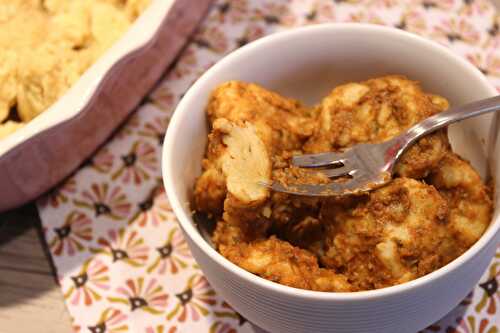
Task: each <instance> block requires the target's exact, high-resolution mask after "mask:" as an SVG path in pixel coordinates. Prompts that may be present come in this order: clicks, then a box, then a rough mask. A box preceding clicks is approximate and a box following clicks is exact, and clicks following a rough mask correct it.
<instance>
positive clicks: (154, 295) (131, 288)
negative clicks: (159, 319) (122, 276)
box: [108, 277, 168, 315]
mask: <svg viewBox="0 0 500 333" xmlns="http://www.w3.org/2000/svg"><path fill="white" fill-rule="evenodd" d="M116 292H117V293H118V297H108V300H109V301H110V302H112V303H122V304H125V305H128V306H129V307H130V311H132V312H133V311H135V310H138V309H141V310H142V311H146V312H148V313H150V314H154V315H157V314H161V313H163V310H164V309H165V308H166V307H167V304H168V303H167V300H168V295H167V294H166V293H164V291H163V287H162V286H161V285H160V284H159V283H158V281H157V280H156V279H155V278H152V279H149V280H147V282H145V280H144V278H143V277H140V278H137V279H135V280H134V279H128V280H127V281H125V286H123V287H118V288H117V289H116Z"/></svg>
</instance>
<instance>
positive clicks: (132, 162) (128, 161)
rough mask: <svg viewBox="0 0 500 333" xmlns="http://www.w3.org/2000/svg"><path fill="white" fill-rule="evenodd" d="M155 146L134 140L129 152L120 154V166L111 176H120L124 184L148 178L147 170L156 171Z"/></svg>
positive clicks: (138, 182) (114, 178)
mask: <svg viewBox="0 0 500 333" xmlns="http://www.w3.org/2000/svg"><path fill="white" fill-rule="evenodd" d="M157 156H158V154H157V151H156V147H155V146H153V145H152V144H150V143H149V142H145V141H136V142H135V143H134V144H133V145H132V148H131V149H130V152H129V153H128V154H126V155H122V156H121V160H122V163H123V165H122V167H121V168H119V169H118V170H117V171H116V172H115V173H114V174H113V175H112V177H111V179H112V180H116V179H118V178H120V177H121V179H122V180H123V182H124V183H125V184H128V183H130V182H133V183H134V184H136V185H139V184H141V183H142V181H143V180H148V179H149V178H150V175H149V172H154V171H156V168H157V165H158V157H157Z"/></svg>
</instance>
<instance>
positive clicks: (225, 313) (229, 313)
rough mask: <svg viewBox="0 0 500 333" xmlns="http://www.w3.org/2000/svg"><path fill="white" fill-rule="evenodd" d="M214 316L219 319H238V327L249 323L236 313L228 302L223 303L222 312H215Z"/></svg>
mask: <svg viewBox="0 0 500 333" xmlns="http://www.w3.org/2000/svg"><path fill="white" fill-rule="evenodd" d="M214 314H215V316H216V317H217V318H232V319H236V320H237V322H238V326H242V325H243V324H244V323H246V322H247V320H246V319H245V317H243V316H242V315H241V314H239V312H236V311H235V310H234V309H233V308H232V307H231V306H230V305H229V304H228V303H227V302H226V301H223V302H222V311H215V312H214Z"/></svg>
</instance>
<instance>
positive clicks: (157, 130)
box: [138, 117, 170, 146]
mask: <svg viewBox="0 0 500 333" xmlns="http://www.w3.org/2000/svg"><path fill="white" fill-rule="evenodd" d="M169 122H170V117H155V118H153V120H152V121H149V122H147V123H145V124H144V126H143V128H142V129H141V130H140V131H139V132H138V134H139V135H140V136H143V137H147V138H152V139H154V140H157V142H158V145H160V146H161V145H163V139H164V138H165V132H166V131H167V127H168V124H169Z"/></svg>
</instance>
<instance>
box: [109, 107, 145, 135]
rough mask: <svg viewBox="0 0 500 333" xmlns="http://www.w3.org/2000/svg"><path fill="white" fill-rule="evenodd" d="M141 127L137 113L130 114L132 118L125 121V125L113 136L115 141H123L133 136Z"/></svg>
mask: <svg viewBox="0 0 500 333" xmlns="http://www.w3.org/2000/svg"><path fill="white" fill-rule="evenodd" d="M140 126H141V118H140V115H139V113H138V112H136V113H134V114H132V116H131V117H130V118H129V119H128V120H127V121H126V123H125V125H123V127H122V128H120V129H119V130H118V132H117V133H116V134H115V138H116V139H120V140H122V139H125V138H128V137H129V136H130V135H131V134H133V133H134V132H135V131H136V130H137V129H138V128H140Z"/></svg>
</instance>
